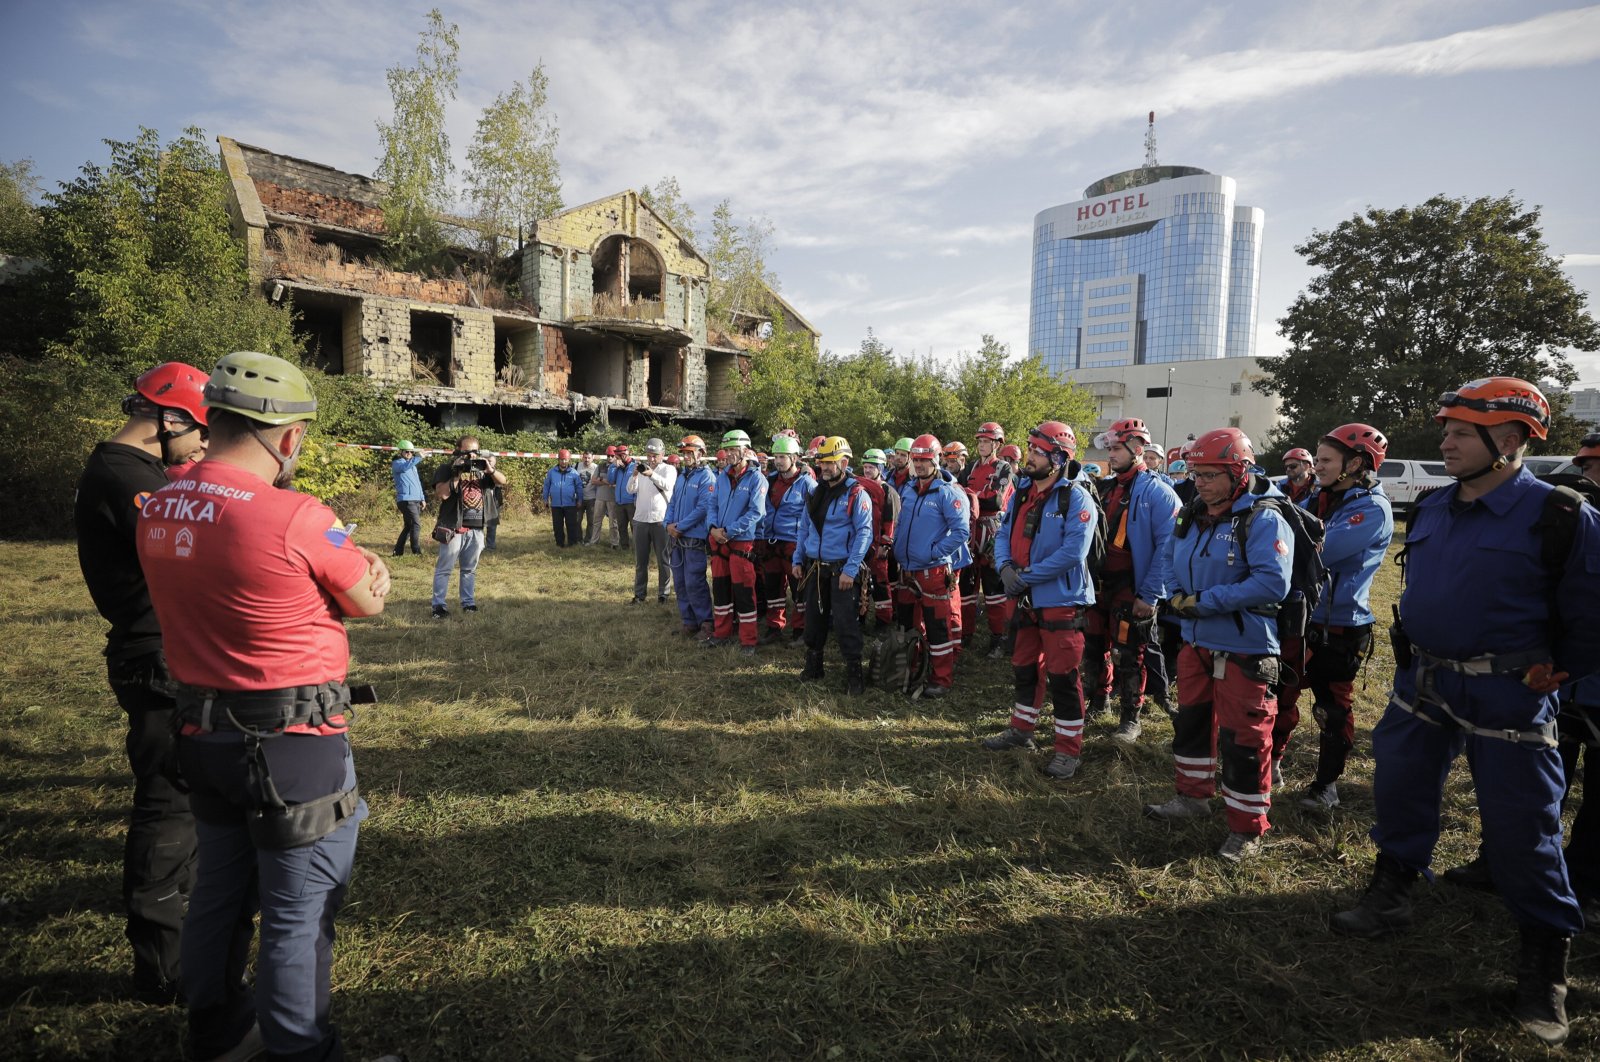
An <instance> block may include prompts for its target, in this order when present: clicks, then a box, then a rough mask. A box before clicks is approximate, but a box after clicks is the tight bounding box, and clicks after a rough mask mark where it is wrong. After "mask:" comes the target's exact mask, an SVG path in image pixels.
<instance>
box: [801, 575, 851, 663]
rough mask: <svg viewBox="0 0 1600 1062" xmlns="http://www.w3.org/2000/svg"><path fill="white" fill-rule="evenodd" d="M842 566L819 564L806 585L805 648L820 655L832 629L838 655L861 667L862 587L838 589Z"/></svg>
mask: <svg viewBox="0 0 1600 1062" xmlns="http://www.w3.org/2000/svg"><path fill="white" fill-rule="evenodd" d="M843 571H844V565H843V564H818V565H817V567H816V570H815V571H814V572H812V575H811V578H810V580H808V581H807V583H806V615H807V616H808V617H809V622H807V623H806V628H805V631H806V648H807V649H815V650H816V651H817V652H821V651H822V647H823V646H824V645H826V644H828V631H829V629H830V628H831V629H832V630H833V632H834V633H835V634H837V635H838V636H839V652H840V653H841V654H842V655H843V656H844V658H845V660H846V661H847V662H849V663H852V664H854V663H860V661H861V650H862V647H863V644H864V642H865V639H864V638H863V637H862V634H861V584H860V583H859V582H854V583H851V584H850V589H848V590H841V589H839V575H840V574H841V573H842V572H843Z"/></svg>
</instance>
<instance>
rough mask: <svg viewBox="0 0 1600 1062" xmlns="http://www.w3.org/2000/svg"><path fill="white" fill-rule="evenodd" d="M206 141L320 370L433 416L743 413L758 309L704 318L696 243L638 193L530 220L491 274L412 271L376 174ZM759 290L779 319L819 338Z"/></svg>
mask: <svg viewBox="0 0 1600 1062" xmlns="http://www.w3.org/2000/svg"><path fill="white" fill-rule="evenodd" d="M218 144H219V146H220V148H221V158H222V166H223V169H224V172H225V173H226V175H227V177H228V179H229V186H230V189H231V195H230V207H231V210H232V213H233V224H234V229H235V233H236V235H237V236H238V237H239V238H240V239H241V240H242V241H243V242H244V244H245V247H246V251H247V255H248V258H249V262H250V269H251V273H252V275H253V276H254V277H255V278H256V279H257V280H258V281H259V282H260V284H261V289H262V291H263V293H264V294H265V295H266V296H267V297H268V298H269V299H273V300H275V301H276V300H281V299H291V300H292V301H293V304H294V307H295V310H296V312H297V313H298V314H299V323H298V325H297V328H298V330H299V332H300V334H301V335H302V338H304V339H305V340H306V343H307V347H308V349H309V351H310V358H311V360H312V361H313V363H314V364H316V365H317V366H318V367H319V368H322V369H323V370H324V371H327V372H335V373H344V374H350V375H360V376H364V377H366V378H368V379H371V380H372V381H374V382H375V383H378V384H382V385H385V386H387V387H390V388H392V389H393V393H394V395H395V398H396V399H397V400H398V401H399V402H401V403H402V404H403V405H406V406H409V407H412V408H414V409H417V410H419V411H421V412H423V413H424V414H425V415H426V416H428V418H429V419H430V420H431V421H433V422H435V423H438V424H441V425H444V426H463V427H465V426H471V425H474V424H486V425H491V426H494V427H497V428H504V429H507V430H517V429H530V430H542V431H554V432H560V433H566V432H568V431H571V430H572V429H574V428H576V427H578V426H579V425H581V424H584V423H587V422H590V421H593V420H599V421H600V422H601V423H602V424H606V425H613V424H614V425H616V426H618V427H620V428H623V429H628V428H632V427H637V426H639V425H641V424H643V423H645V422H648V421H650V420H663V419H671V420H676V421H678V422H679V423H684V424H688V425H692V426H696V427H702V428H704V429H707V430H713V429H717V428H721V427H725V426H731V425H733V424H735V423H738V422H739V417H740V414H739V410H738V408H737V403H736V401H735V397H734V396H735V385H736V384H737V382H738V381H739V379H740V376H741V374H742V373H745V372H748V369H749V364H750V361H749V359H751V358H752V357H759V356H760V351H761V346H762V339H761V335H762V332H761V327H760V326H761V324H762V322H763V321H765V320H766V318H764V317H761V316H759V315H756V316H751V315H743V316H742V318H741V323H742V325H747V327H740V328H728V329H719V328H715V327H708V322H707V317H706V301H707V297H708V294H709V285H708V277H709V274H710V269H709V266H708V264H707V262H706V260H705V258H704V257H702V256H701V255H700V253H699V252H698V251H696V250H695V248H694V246H693V244H692V243H691V242H690V240H689V239H688V238H686V237H685V236H684V235H682V234H680V233H678V232H677V231H676V230H674V229H673V228H672V226H671V225H669V224H668V223H667V222H666V221H664V220H662V219H661V218H660V217H659V216H658V215H657V214H656V213H655V212H654V211H652V210H651V209H650V207H649V205H648V204H647V203H645V202H643V201H642V200H641V198H640V197H639V195H638V193H636V192H633V191H624V192H619V193H617V194H615V195H610V196H606V197H605V198H602V199H598V200H595V201H594V202H591V203H585V204H583V205H581V206H577V207H572V208H570V209H567V210H563V211H561V212H560V213H557V214H555V215H554V216H552V217H549V218H542V219H539V220H538V221H536V222H534V223H533V225H532V226H531V231H530V232H526V233H524V234H523V237H524V238H523V240H522V243H521V246H520V247H519V248H518V249H517V250H516V252H515V253H514V254H512V255H509V256H507V257H505V258H504V259H503V260H502V261H500V262H498V263H495V264H494V266H493V268H492V271H491V272H490V273H489V274H486V275H482V276H467V275H463V274H462V273H461V272H460V270H458V271H457V275H456V276H455V277H453V278H447V279H436V278H424V277H421V276H418V275H416V274H412V273H404V272H398V271H395V270H391V269H388V268H386V267H384V266H383V265H382V264H381V261H382V259H381V253H382V250H383V246H384V226H383V211H382V206H381V204H382V188H381V187H380V186H379V185H378V184H377V183H376V182H374V181H372V180H370V179H368V178H366V177H363V176H360V175H358V174H350V173H344V172H342V171H339V170H335V169H333V168H331V167H328V166H324V165H321V164H319V163H315V162H309V161H307V160H304V159H297V158H293V157H291V156H287V155H280V154H276V153H273V152H270V151H267V150H265V149H262V148H258V147H253V146H251V145H248V144H240V143H238V142H236V141H234V140H230V139H228V138H226V137H221V138H218ZM513 292H514V294H513ZM772 301H773V304H774V306H776V307H777V312H780V313H782V314H783V315H784V318H785V324H786V325H787V327H789V328H790V329H800V330H803V331H806V332H808V333H810V334H811V335H812V336H813V337H815V336H816V335H817V332H816V330H815V329H814V328H813V327H812V326H811V325H810V323H809V322H807V321H806V320H805V319H804V318H803V317H802V316H801V315H800V313H799V312H798V311H797V310H795V309H794V308H793V307H792V306H790V305H789V304H788V303H787V302H785V301H784V300H783V299H782V298H780V297H778V296H777V295H776V294H775V293H774V295H773V300H772ZM730 333H731V334H730Z"/></svg>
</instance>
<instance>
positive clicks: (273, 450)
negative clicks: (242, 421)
mask: <svg viewBox="0 0 1600 1062" xmlns="http://www.w3.org/2000/svg"><path fill="white" fill-rule="evenodd" d="M250 434H251V435H253V436H255V440H256V442H258V443H260V444H261V445H262V446H263V447H264V448H265V449H266V451H267V453H269V454H271V455H272V459H273V460H274V461H276V462H278V476H277V477H275V479H276V478H281V477H282V476H283V474H284V473H285V472H287V471H288V470H289V466H290V465H291V464H293V463H294V462H295V460H296V459H298V458H299V456H300V447H302V446H304V445H305V441H306V437H305V433H304V432H302V433H301V435H300V438H299V439H297V440H295V444H294V452H293V453H291V454H290V455H289V456H288V457H285V456H283V454H281V453H279V452H278V448H277V447H276V446H273V445H272V444H271V443H270V442H268V441H267V437H266V436H265V435H263V434H261V429H260V428H258V427H256V426H255V424H253V423H252V424H251V425H250Z"/></svg>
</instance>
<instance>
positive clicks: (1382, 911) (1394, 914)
mask: <svg viewBox="0 0 1600 1062" xmlns="http://www.w3.org/2000/svg"><path fill="white" fill-rule="evenodd" d="M1416 880H1417V872H1416V871H1415V870H1412V869H1411V868H1410V867H1407V866H1403V865H1402V864H1401V863H1400V862H1399V861H1398V860H1396V859H1395V858H1394V857H1392V856H1388V855H1385V854H1384V853H1382V852H1379V853H1378V859H1377V862H1375V863H1374V864H1373V866H1372V881H1371V882H1370V883H1369V884H1368V885H1367V891H1366V892H1364V893H1363V894H1362V895H1361V901H1360V902H1359V903H1357V904H1356V905H1355V907H1353V908H1351V909H1350V910H1348V911H1340V912H1339V913H1338V914H1336V915H1334V916H1333V918H1332V919H1330V922H1331V924H1332V926H1333V928H1334V929H1335V930H1337V931H1338V932H1340V933H1343V934H1345V935H1347V936H1352V937H1381V936H1384V935H1386V934H1388V933H1394V932H1397V931H1398V930H1401V929H1404V928H1406V927H1407V926H1409V925H1410V924H1411V897H1410V895H1409V894H1410V892H1411V884H1412V882H1414V881H1416Z"/></svg>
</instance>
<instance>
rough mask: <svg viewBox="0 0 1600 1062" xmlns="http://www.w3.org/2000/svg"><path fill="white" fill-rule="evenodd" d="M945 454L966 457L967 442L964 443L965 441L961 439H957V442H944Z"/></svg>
mask: <svg viewBox="0 0 1600 1062" xmlns="http://www.w3.org/2000/svg"><path fill="white" fill-rule="evenodd" d="M944 456H946V457H966V456H967V444H966V443H964V442H960V441H959V440H958V441H956V442H947V443H945V444H944Z"/></svg>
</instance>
